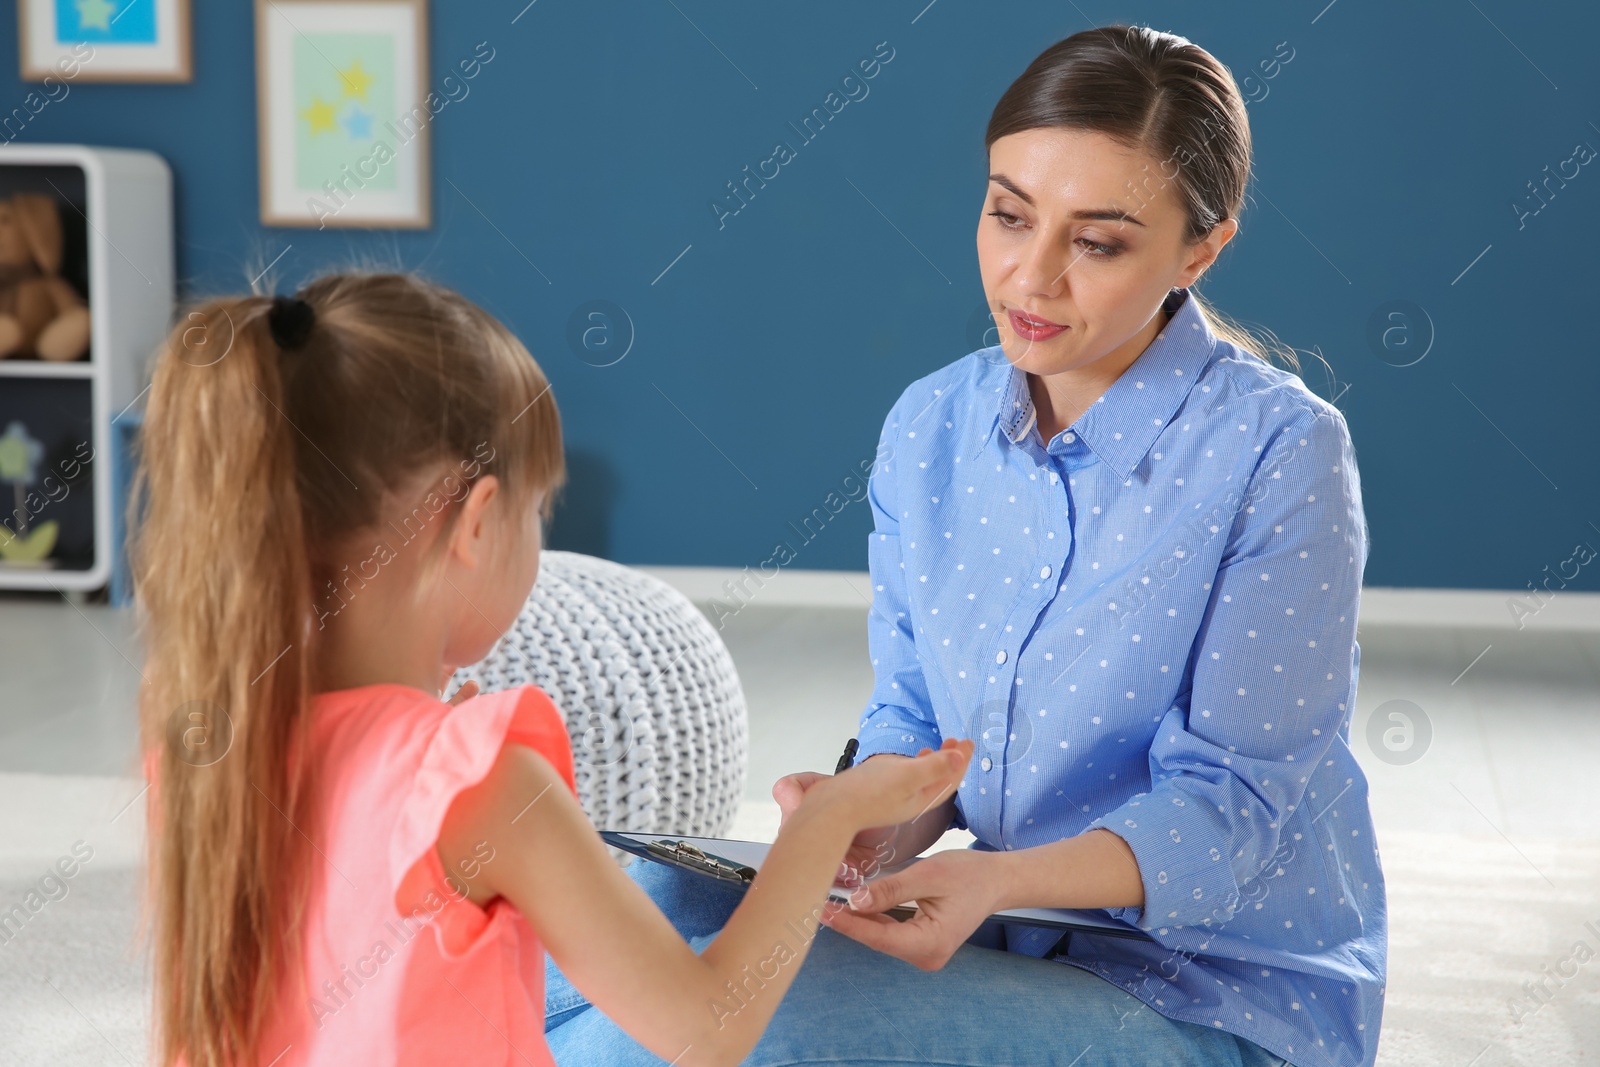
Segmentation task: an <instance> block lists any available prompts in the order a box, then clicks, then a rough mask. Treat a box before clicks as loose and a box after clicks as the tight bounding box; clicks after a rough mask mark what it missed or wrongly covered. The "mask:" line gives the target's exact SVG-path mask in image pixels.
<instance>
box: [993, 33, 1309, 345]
mask: <svg viewBox="0 0 1600 1067" xmlns="http://www.w3.org/2000/svg"><path fill="white" fill-rule="evenodd" d="M1052 126H1063V127H1068V128H1071V129H1078V130H1093V131H1096V132H1098V133H1103V134H1105V135H1106V136H1108V137H1111V138H1113V139H1115V140H1117V141H1118V142H1120V143H1122V144H1124V145H1127V146H1128V147H1129V148H1131V149H1133V150H1134V151H1138V152H1143V153H1144V154H1146V155H1148V156H1150V157H1151V158H1153V159H1156V160H1159V161H1160V168H1161V172H1160V173H1157V174H1154V175H1151V176H1149V177H1147V178H1146V180H1145V181H1144V183H1143V184H1144V186H1145V189H1146V190H1151V186H1152V182H1154V183H1157V184H1156V185H1155V190H1154V191H1159V188H1160V185H1161V184H1164V183H1166V182H1169V181H1170V182H1171V183H1172V184H1173V185H1174V187H1175V189H1176V192H1177V196H1178V200H1179V202H1180V203H1181V204H1182V205H1183V208H1184V212H1185V214H1186V215H1187V217H1188V226H1187V228H1186V230H1185V233H1184V240H1185V241H1186V242H1188V243H1190V244H1193V243H1195V242H1197V241H1200V240H1202V239H1203V238H1204V237H1205V236H1206V235H1207V234H1208V233H1210V232H1211V229H1212V227H1214V226H1215V225H1216V224H1217V223H1219V222H1222V221H1224V220H1226V219H1237V218H1238V217H1239V214H1240V212H1241V210H1242V209H1243V207H1244V198H1245V189H1246V186H1247V185H1248V184H1249V180H1250V118H1249V115H1248V114H1247V113H1246V110H1245V104H1244V99H1243V97H1242V96H1241V95H1240V93H1239V87H1238V85H1237V84H1235V82H1234V80H1233V75H1232V74H1230V73H1229V72H1228V68H1227V67H1225V66H1223V65H1222V63H1221V62H1219V61H1218V60H1217V58H1216V57H1215V56H1213V55H1212V54H1211V53H1210V52H1207V51H1206V50H1205V49H1203V48H1201V47H1200V46H1199V45H1196V44H1194V43H1193V42H1191V41H1189V40H1188V38H1185V37H1180V36H1178V35H1177V34H1172V33H1164V32H1162V31H1160V30H1153V29H1150V28H1149V27H1146V26H1122V25H1115V26H1100V27H1097V28H1095V29H1091V30H1083V31H1081V32H1079V33H1075V34H1073V35H1072V36H1071V37H1067V38H1065V39H1063V40H1060V41H1057V42H1056V43H1055V44H1053V45H1051V46H1050V47H1049V48H1047V49H1045V50H1044V51H1043V52H1041V53H1040V54H1039V56H1038V57H1037V58H1036V59H1034V61H1033V62H1032V63H1030V64H1029V65H1028V69H1027V70H1025V71H1023V72H1022V75H1021V76H1020V77H1018V78H1017V80H1016V81H1014V82H1012V83H1011V86H1010V87H1009V88H1008V89H1007V90H1006V91H1005V93H1004V95H1002V96H1001V97H1000V100H999V102H998V103H997V104H995V108H994V112H993V114H991V115H990V118H989V126H988V129H987V130H985V132H984V140H983V145H984V148H985V149H986V150H987V149H989V148H991V147H993V145H994V143H995V142H996V141H998V140H999V139H1000V138H1002V137H1004V136H1006V135H1007V134H1013V133H1020V132H1022V131H1024V130H1033V129H1040V128H1044V127H1052ZM1172 170H1175V171H1176V173H1170V171H1172ZM1132 192H1133V194H1134V196H1135V197H1143V196H1146V195H1151V193H1148V192H1145V191H1141V190H1132ZM1189 295H1190V297H1191V298H1192V299H1195V300H1197V301H1199V302H1200V305H1201V307H1203V308H1204V309H1205V312H1206V316H1207V318H1209V319H1210V320H1211V322H1212V326H1213V330H1214V332H1215V333H1216V334H1217V336H1219V337H1221V338H1222V339H1224V340H1226V341H1229V342H1232V343H1233V344H1235V345H1237V346H1238V347H1239V348H1241V349H1243V350H1244V351H1246V352H1249V353H1250V354H1251V355H1254V356H1256V357H1257V358H1258V359H1261V360H1262V361H1263V362H1270V359H1269V357H1268V353H1269V352H1270V353H1271V354H1273V355H1276V356H1277V357H1278V358H1279V359H1280V360H1282V361H1283V362H1284V363H1286V364H1287V365H1288V366H1289V367H1290V368H1292V369H1293V370H1295V371H1297V372H1298V371H1299V369H1300V361H1299V358H1298V357H1297V355H1296V354H1295V349H1293V348H1292V347H1290V346H1288V345H1286V344H1283V343H1282V342H1280V341H1278V340H1277V338H1276V337H1273V336H1272V335H1271V333H1270V331H1264V332H1265V333H1266V336H1265V337H1258V336H1256V335H1254V334H1252V333H1251V331H1250V330H1249V329H1247V328H1246V327H1245V326H1243V325H1241V324H1239V323H1237V322H1235V321H1234V320H1232V319H1230V318H1228V317H1227V316H1226V315H1223V314H1222V313H1221V312H1220V311H1218V310H1216V309H1215V308H1213V307H1212V306H1211V305H1210V304H1208V303H1206V302H1205V301H1204V300H1201V299H1200V293H1199V290H1198V289H1195V290H1192V291H1191V292H1190V294H1189Z"/></svg>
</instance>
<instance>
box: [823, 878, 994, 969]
mask: <svg viewBox="0 0 1600 1067" xmlns="http://www.w3.org/2000/svg"><path fill="white" fill-rule="evenodd" d="M993 860H994V856H993V855H992V854H990V853H986V852H975V851H971V850H968V849H949V850H947V851H944V852H935V853H934V854H933V855H931V856H929V857H927V858H926V859H920V860H918V861H917V862H915V863H913V864H912V865H911V866H909V867H907V868H906V869H905V870H903V871H900V872H898V873H895V874H889V875H884V876H883V877H882V878H879V879H877V880H876V881H873V882H869V883H867V884H866V885H864V886H862V887H861V888H859V889H857V890H856V891H855V893H853V894H852V895H851V897H850V907H848V908H827V909H824V910H823V913H822V922H823V925H825V926H830V927H832V928H833V929H835V930H837V931H838V932H839V933H841V934H844V935H845V936H846V937H850V938H854V939H855V940H857V941H859V942H861V943H862V944H863V945H866V946H867V947H868V948H875V949H877V950H878V951H879V952H884V953H887V954H889V955H891V956H897V957H899V958H900V959H903V960H905V961H906V962H907V963H909V964H911V965H913V966H915V967H919V968H921V969H922V970H924V971H937V970H938V969H939V968H940V967H943V966H944V965H945V964H946V963H947V962H948V961H949V959H950V957H951V956H953V955H955V953H956V950H957V949H958V948H960V947H961V946H962V945H963V944H964V943H965V942H966V940H967V938H969V937H971V936H972V933H973V931H974V930H976V929H977V928H978V927H979V926H980V925H981V924H982V923H983V920H984V919H986V918H988V917H989V916H990V915H991V914H993V913H994V912H995V910H996V909H997V907H998V904H999V902H1000V900H1001V899H1002V896H1003V888H1004V887H1003V886H1002V885H1001V884H1000V878H1001V872H1000V870H999V868H998V866H997V865H996V864H995V863H993V862H992V861H993ZM908 900H914V901H916V902H917V913H916V914H915V915H914V916H912V917H911V918H909V919H907V920H905V921H904V922H901V921H899V920H897V919H895V918H894V917H893V916H889V915H884V914H882V913H883V912H885V911H888V910H889V909H890V908H892V907H894V906H896V905H897V904H901V903H903V902H905V901H908Z"/></svg>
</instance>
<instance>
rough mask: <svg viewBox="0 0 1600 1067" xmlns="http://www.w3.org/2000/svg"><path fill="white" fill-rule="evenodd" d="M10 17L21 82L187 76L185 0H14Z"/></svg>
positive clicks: (157, 79) (190, 75)
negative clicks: (17, 44)
mask: <svg viewBox="0 0 1600 1067" xmlns="http://www.w3.org/2000/svg"><path fill="white" fill-rule="evenodd" d="M17 24H18V26H17V28H18V34H17V36H18V40H19V41H20V42H21V47H20V48H19V49H18V51H19V52H20V55H21V59H22V78H23V80H24V81H42V82H46V83H49V82H50V81H58V82H61V83H63V84H64V83H67V82H74V81H84V82H88V81H94V82H186V81H191V80H192V79H193V72H192V68H191V64H190V44H189V40H190V33H189V0H17ZM46 93H47V95H50V94H49V91H48V90H46ZM54 98H55V97H54V96H52V99H54Z"/></svg>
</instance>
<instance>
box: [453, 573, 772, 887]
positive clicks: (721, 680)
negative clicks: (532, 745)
mask: <svg viewBox="0 0 1600 1067" xmlns="http://www.w3.org/2000/svg"><path fill="white" fill-rule="evenodd" d="M468 679H472V680H475V681H476V682H477V683H478V686H479V688H480V689H482V690H483V691H484V692H494V691H497V690H501V689H507V688H510V687H512V686H516V685H523V684H528V683H531V684H533V685H537V686H538V687H539V688H541V689H543V690H544V691H545V692H546V693H548V694H549V695H550V698H551V699H552V700H554V701H555V703H556V705H557V706H558V707H559V708H561V710H562V711H563V712H564V713H565V714H566V718H567V731H568V734H569V735H570V737H571V739H572V761H573V769H574V771H575V772H576V773H575V778H576V781H577V786H578V798H579V800H580V802H581V803H582V805H583V809H584V811H586V812H587V813H588V815H589V818H590V819H591V820H592V821H593V822H594V825H595V826H596V827H597V828H598V829H601V830H634V831H639V832H644V833H670V834H684V835H687V836H696V837H720V836H724V835H726V834H727V832H728V829H729V827H730V826H731V825H732V824H733V817H734V813H735V811H736V810H737V809H738V806H739V800H740V798H741V797H742V796H743V794H744V783H745V774H746V770H747V764H748V759H749V747H748V746H749V719H748V716H747V713H746V709H745V702H744V691H743V690H742V689H741V688H740V687H739V675H738V673H737V672H736V671H735V670H734V666H733V658H732V657H731V656H730V655H729V654H728V649H727V646H725V645H724V644H723V643H722V639H721V638H720V637H719V636H718V635H717V632H716V630H715V629H713V628H712V626H711V623H710V622H709V621H707V619H706V617H705V616H704V615H702V614H701V613H700V611H699V609H698V608H696V607H695V606H694V605H693V604H692V603H691V602H690V601H689V599H688V598H687V597H685V596H684V595H683V594H682V593H680V592H678V591H677V590H676V589H674V588H673V587H672V586H670V585H668V584H666V583H665V582H663V581H661V580H660V579H658V578H654V577H652V576H650V575H648V574H645V573H643V572H641V571H637V570H634V569H632V568H630V567H624V566H622V565H620V564H617V563H612V562H609V561H607V560H603V559H598V558H596V557H594V556H585V555H581V554H579V553H576V552H552V551H546V552H544V553H543V554H541V556H540V557H539V579H538V581H537V582H536V583H535V584H534V587H533V592H532V593H531V594H530V595H529V596H528V602H527V604H526V605H524V606H523V609H522V612H521V614H520V615H518V617H517V621H516V624H515V625H514V626H512V628H511V629H510V630H508V631H507V632H506V633H505V635H504V636H503V637H501V638H500V640H499V641H498V642H497V643H496V644H495V646H494V648H493V649H492V650H491V651H490V653H489V655H488V656H487V657H486V658H485V659H484V660H483V662H481V663H478V664H476V665H474V666H471V667H464V668H462V669H461V670H459V671H457V672H456V674H455V677H454V678H453V679H452V686H451V688H452V689H453V688H455V687H456V686H459V685H461V684H462V683H464V682H466V681H467V680H468ZM613 855H616V856H618V858H619V860H622V862H624V863H625V862H626V860H625V859H623V854H622V853H620V852H618V851H617V850H613Z"/></svg>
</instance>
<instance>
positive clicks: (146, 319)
mask: <svg viewBox="0 0 1600 1067" xmlns="http://www.w3.org/2000/svg"><path fill="white" fill-rule="evenodd" d="M18 192H42V193H50V194H51V195H53V196H55V197H56V199H57V201H58V202H61V201H62V198H63V197H65V198H66V202H62V203H61V214H62V219H63V222H64V223H71V225H68V226H67V227H66V229H67V232H68V234H69V235H71V234H73V233H74V232H75V231H76V230H77V229H78V228H79V227H80V226H81V228H82V230H83V236H84V240H85V242H86V243H87V262H88V270H87V278H88V288H89V292H88V294H87V296H88V301H89V316H90V334H91V339H90V343H89V356H88V358H87V359H86V360H83V361H80V362H75V363H44V362H38V361H34V360H17V359H0V397H4V396H5V394H7V393H9V394H10V395H11V397H12V399H13V400H16V399H17V398H19V397H23V396H24V395H27V396H33V395H41V396H42V395H43V393H42V392H41V391H40V390H38V389H37V388H36V385H37V384H39V383H43V382H46V381H50V380H56V381H60V382H61V383H63V385H65V383H68V382H84V383H86V384H87V387H88V400H89V403H88V407H89V420H88V421H89V427H90V430H89V437H90V439H89V442H88V444H89V446H90V447H91V448H92V449H93V459H92V461H91V462H90V464H89V470H90V471H91V474H90V477H89V482H88V486H87V488H88V491H89V492H90V494H91V501H92V520H91V521H92V523H93V553H92V558H88V559H82V558H80V559H77V560H67V559H62V560H59V561H58V563H57V565H55V566H50V567H19V566H9V565H5V564H3V563H0V589H55V590H59V591H62V592H68V591H75V592H85V591H89V590H93V589H98V588H100V587H101V586H104V585H106V584H107V583H108V582H109V580H110V577H111V573H112V566H113V562H114V555H115V553H117V552H119V551H121V546H120V545H118V544H116V543H115V539H114V531H115V529H116V528H117V527H118V525H119V524H117V523H116V522H115V521H114V516H113V510H112V509H113V507H115V506H119V505H117V503H116V502H115V500H114V494H113V477H112V475H113V468H114V467H115V466H116V463H117V457H116V448H117V445H118V442H117V441H116V439H115V438H114V436H113V427H112V422H113V420H115V419H116V418H118V416H120V415H122V414H124V413H125V412H127V411H128V410H129V409H131V408H133V407H134V405H135V404H136V403H137V402H138V400H139V399H140V395H141V394H140V390H141V389H142V386H141V384H140V382H141V379H142V377H143V373H144V367H145V365H146V363H147V361H148V359H149V357H150V355H151V354H152V353H153V352H154V351H155V348H156V346H157V345H158V344H160V343H161V340H162V338H163V337H165V335H166V332H167V329H168V327H169V325H170V324H171V321H172V309H173V226H172V172H171V170H170V169H169V168H168V166H167V163H166V161H165V160H164V159H162V158H161V157H160V156H158V155H156V154H155V153H153V152H145V151H138V150H132V149H122V148H94V147H90V146H88V145H22V144H8V145H3V146H0V196H11V195H13V194H15V193H18ZM75 215H76V216H77V219H76V221H75V222H74V216H75ZM70 392H71V390H65V391H64V395H66V394H67V393H70ZM14 407H15V405H13V408H14ZM25 414H26V413H25ZM40 417H41V418H44V417H47V413H46V412H43V411H41V412H40ZM3 430H4V427H3V426H0V432H3ZM66 499H70V493H69V495H68V497H67V498H66ZM64 502H65V500H63V503H64ZM12 506H13V505H12V502H11V493H10V491H9V490H8V489H7V488H6V487H0V515H9V514H10V513H11V509H12ZM42 515H43V516H44V517H48V512H47V511H46V512H44V513H42ZM69 564H71V565H69Z"/></svg>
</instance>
